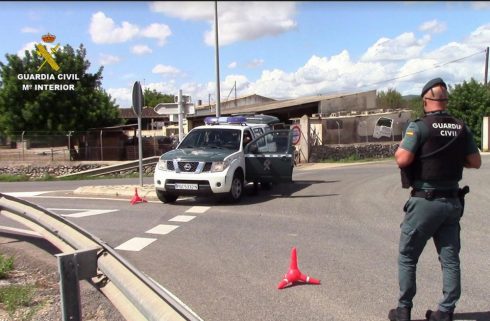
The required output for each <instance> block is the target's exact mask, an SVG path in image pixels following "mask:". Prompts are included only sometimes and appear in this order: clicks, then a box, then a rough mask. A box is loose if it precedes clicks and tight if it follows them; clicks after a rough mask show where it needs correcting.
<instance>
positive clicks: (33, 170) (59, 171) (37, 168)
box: [0, 163, 107, 179]
mask: <svg viewBox="0 0 490 321" xmlns="http://www.w3.org/2000/svg"><path fill="white" fill-rule="evenodd" d="M106 165H107V164H70V163H66V164H64V163H63V164H60V163H52V164H40V165H36V164H20V165H18V164H8V165H6V164H0V175H26V176H28V177H30V178H32V179H35V178H40V177H43V176H45V175H50V176H61V175H66V174H72V173H78V172H82V171H86V170H89V169H94V168H99V167H102V166H106Z"/></svg>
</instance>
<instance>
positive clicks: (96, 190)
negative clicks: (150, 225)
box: [73, 184, 158, 202]
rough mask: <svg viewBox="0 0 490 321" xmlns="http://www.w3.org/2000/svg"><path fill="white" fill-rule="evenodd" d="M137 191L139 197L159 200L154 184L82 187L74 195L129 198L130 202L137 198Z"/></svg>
mask: <svg viewBox="0 0 490 321" xmlns="http://www.w3.org/2000/svg"><path fill="white" fill-rule="evenodd" d="M136 191H137V192H138V196H139V197H141V198H143V199H147V200H158V198H157V195H156V193H155V187H154V185H153V184H146V185H143V186H141V185H105V186H102V185H99V186H82V187H79V188H77V189H76V190H75V191H74V192H73V193H74V194H75V195H83V196H110V197H119V198H127V199H128V202H130V201H131V199H132V198H133V196H135V194H136Z"/></svg>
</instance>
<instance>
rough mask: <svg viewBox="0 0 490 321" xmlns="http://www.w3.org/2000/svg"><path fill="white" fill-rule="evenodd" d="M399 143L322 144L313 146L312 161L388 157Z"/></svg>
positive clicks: (391, 155) (393, 152)
mask: <svg viewBox="0 0 490 321" xmlns="http://www.w3.org/2000/svg"><path fill="white" fill-rule="evenodd" d="M398 145H399V144H398V143H392V142H391V143H378V144H366V143H364V144H349V145H320V146H312V151H311V155H310V162H311V163H317V162H320V161H322V160H326V159H330V160H339V159H345V158H351V157H355V158H356V159H365V158H388V157H393V155H394V154H395V151H396V149H397V148H398Z"/></svg>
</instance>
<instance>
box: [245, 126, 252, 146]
mask: <svg viewBox="0 0 490 321" xmlns="http://www.w3.org/2000/svg"><path fill="white" fill-rule="evenodd" d="M251 141H252V134H251V133H250V132H249V131H248V130H245V131H244V132H243V147H245V146H247V144H248V143H250V142H251Z"/></svg>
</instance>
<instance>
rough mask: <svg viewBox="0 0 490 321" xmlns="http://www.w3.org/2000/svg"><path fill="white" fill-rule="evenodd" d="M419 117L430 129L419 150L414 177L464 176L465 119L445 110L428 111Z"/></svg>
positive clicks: (459, 177)
mask: <svg viewBox="0 0 490 321" xmlns="http://www.w3.org/2000/svg"><path fill="white" fill-rule="evenodd" d="M420 121H422V122H423V123H424V124H425V125H426V126H427V128H428V129H429V137H428V139H427V140H426V141H425V142H424V143H423V145H422V146H421V147H420V149H419V150H418V152H417V154H416V157H415V163H414V174H415V175H414V178H415V179H418V180H424V181H426V180H449V181H459V180H461V178H462V175H463V167H464V160H465V154H464V152H465V141H466V140H465V137H466V129H465V125H464V123H463V122H462V121H460V120H458V119H456V118H454V117H452V116H450V115H448V114H445V113H436V114H429V115H427V116H425V117H423V118H422V119H421V120H420ZM421 155H422V156H421Z"/></svg>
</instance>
